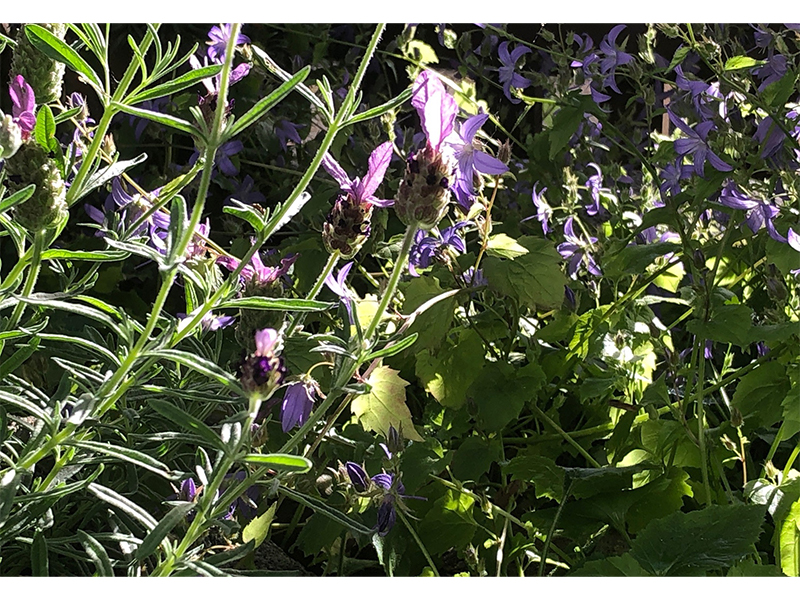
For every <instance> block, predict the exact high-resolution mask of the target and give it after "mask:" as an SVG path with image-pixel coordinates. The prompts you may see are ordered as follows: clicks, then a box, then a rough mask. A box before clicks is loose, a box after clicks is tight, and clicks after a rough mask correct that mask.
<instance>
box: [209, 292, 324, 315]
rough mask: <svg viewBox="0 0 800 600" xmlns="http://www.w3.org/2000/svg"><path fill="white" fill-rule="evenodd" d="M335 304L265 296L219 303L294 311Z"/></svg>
mask: <svg viewBox="0 0 800 600" xmlns="http://www.w3.org/2000/svg"><path fill="white" fill-rule="evenodd" d="M335 306H336V304H335V303H332V302H319V301H318V300H304V299H302V298H266V297H264V296H248V297H246V298H233V299H231V300H226V301H225V302H222V303H220V304H219V308H246V309H249V310H287V311H292V312H318V311H322V310H330V309H331V308H334V307H335Z"/></svg>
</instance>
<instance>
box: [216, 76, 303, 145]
mask: <svg viewBox="0 0 800 600" xmlns="http://www.w3.org/2000/svg"><path fill="white" fill-rule="evenodd" d="M310 72H311V67H310V66H305V67H303V68H302V69H300V71H298V72H297V74H296V75H294V76H293V77H292V78H291V79H290V80H289V81H287V82H285V83H283V84H282V85H281V86H280V87H279V88H278V89H277V90H275V91H274V92H272V93H271V94H270V95H269V96H267V97H266V98H262V99H261V100H259V101H258V102H256V103H255V105H254V106H253V108H251V109H250V110H248V111H247V112H246V113H245V114H243V115H242V116H241V117H239V118H238V119H236V121H234V123H233V126H231V127H229V128H228V130H227V131H225V133H224V135H223V138H224V139H226V140H228V139H230V138H232V137H235V136H237V135H239V134H240V133H241V132H242V131H244V130H245V129H247V128H248V127H250V125H252V124H253V123H255V122H256V121H258V120H259V119H260V118H261V117H263V116H264V115H265V114H266V113H267V112H269V111H270V110H271V109H272V108H273V107H274V106H275V105H276V104H278V102H280V101H281V100H283V99H284V98H285V97H286V96H288V95H289V92H291V91H292V90H293V89H294V88H295V87H297V86H298V85H299V84H301V83H302V82H303V81H304V80H305V78H306V77H308V74H309V73H310Z"/></svg>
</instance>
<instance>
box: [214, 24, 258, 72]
mask: <svg viewBox="0 0 800 600" xmlns="http://www.w3.org/2000/svg"><path fill="white" fill-rule="evenodd" d="M232 28H233V26H232V25H231V24H230V23H221V24H219V25H214V26H213V27H212V28H211V30H210V31H209V32H208V37H209V38H211V41H210V42H206V44H208V50H206V54H207V55H208V58H209V60H211V61H213V62H216V63H222V62H223V61H224V60H225V49H226V48H227V47H228V40H230V39H231V29H232ZM249 43H250V38H249V37H247V36H246V35H242V34H241V33H240V34H239V35H238V36H237V37H236V45H237V46H241V45H242V44H249Z"/></svg>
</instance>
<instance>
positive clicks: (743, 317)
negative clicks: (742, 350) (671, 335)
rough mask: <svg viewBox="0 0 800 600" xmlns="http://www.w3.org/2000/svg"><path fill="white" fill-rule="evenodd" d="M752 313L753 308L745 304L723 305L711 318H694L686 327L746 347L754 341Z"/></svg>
mask: <svg viewBox="0 0 800 600" xmlns="http://www.w3.org/2000/svg"><path fill="white" fill-rule="evenodd" d="M752 314H753V309H752V308H750V307H749V306H745V305H744V304H730V305H726V306H721V307H719V308H718V309H717V310H716V311H714V314H713V315H712V317H711V319H710V320H708V321H701V320H700V319H693V320H692V321H689V322H688V323H687V324H686V329H688V330H689V331H690V332H692V333H693V334H695V335H697V336H699V337H702V338H704V339H707V340H711V341H714V342H722V343H723V344H735V345H737V346H741V347H745V346H749V345H750V344H751V343H752V342H753V341H754V340H753V335H752V329H753V324H752V316H751V315H752Z"/></svg>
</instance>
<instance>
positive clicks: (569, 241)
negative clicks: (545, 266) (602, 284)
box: [557, 217, 603, 278]
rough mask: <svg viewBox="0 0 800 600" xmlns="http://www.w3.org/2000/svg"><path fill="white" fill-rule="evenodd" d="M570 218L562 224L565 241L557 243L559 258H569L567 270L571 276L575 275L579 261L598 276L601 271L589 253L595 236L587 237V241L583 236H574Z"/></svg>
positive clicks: (595, 239)
mask: <svg viewBox="0 0 800 600" xmlns="http://www.w3.org/2000/svg"><path fill="white" fill-rule="evenodd" d="M572 220H573V218H572V217H570V218H569V219H567V222H566V223H565V224H564V239H566V241H565V242H562V243H561V244H559V245H558V248H557V250H558V253H559V254H561V258H563V259H564V260H567V259H569V265H568V266H567V270H568V271H569V274H570V276H571V277H573V278H574V277H575V276H576V274H577V273H578V267H579V266H580V265H581V263H585V264H586V270H587V271H589V273H591V274H592V275H595V276H596V277H599V276H601V275H602V274H603V273H602V272H601V271H600V268H599V267H598V266H597V263H596V262H595V261H594V258H592V255H591V254H589V248H590V247H591V245H592V244H594V243H595V242H597V238H596V237H589V241H588V242H587V241H586V240H584V239H583V238H581V237H578V236H576V235H575V232H574V231H573V229H572Z"/></svg>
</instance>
